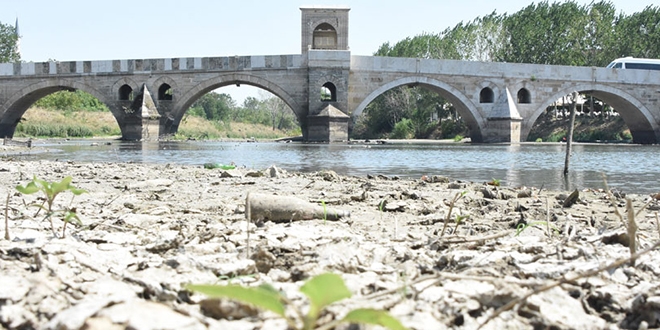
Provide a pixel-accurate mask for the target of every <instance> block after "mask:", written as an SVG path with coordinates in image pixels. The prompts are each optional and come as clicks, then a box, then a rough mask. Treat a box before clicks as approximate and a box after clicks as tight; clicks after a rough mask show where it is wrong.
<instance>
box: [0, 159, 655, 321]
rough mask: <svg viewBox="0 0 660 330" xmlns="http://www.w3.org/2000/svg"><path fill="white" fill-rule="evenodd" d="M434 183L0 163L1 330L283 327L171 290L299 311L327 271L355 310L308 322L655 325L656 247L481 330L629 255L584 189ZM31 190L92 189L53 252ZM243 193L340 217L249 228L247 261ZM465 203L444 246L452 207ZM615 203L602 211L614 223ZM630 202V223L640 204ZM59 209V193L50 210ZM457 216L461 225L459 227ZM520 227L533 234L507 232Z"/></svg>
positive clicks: (600, 197)
mask: <svg viewBox="0 0 660 330" xmlns="http://www.w3.org/2000/svg"><path fill="white" fill-rule="evenodd" d="M441 174H442V173H429V177H425V178H424V180H422V179H417V180H408V179H400V180H395V179H392V178H387V177H382V176H374V177H360V178H358V177H343V176H338V175H336V174H334V173H333V172H319V173H308V174H301V173H286V172H284V171H280V170H278V169H277V168H271V169H268V170H264V171H256V170H247V169H238V170H232V171H223V170H219V169H213V170H208V169H204V168H203V167H202V166H201V165H200V166H179V165H149V164H132V163H128V164H127V163H108V164H106V163H103V164H101V163H67V162H51V161H23V160H11V159H7V160H3V161H2V162H1V163H0V178H1V181H0V182H2V184H1V185H0V199H1V200H2V201H3V206H4V204H5V199H6V197H7V196H9V200H8V206H9V208H8V210H7V216H8V223H9V234H10V236H11V240H9V241H8V240H5V239H0V324H1V325H2V327H4V328H8V329H71V330H72V329H126V328H129V329H286V327H287V325H286V323H285V322H284V321H283V320H281V319H278V318H277V317H276V316H275V315H274V314H271V313H267V312H261V311H259V310H256V309H254V308H251V307H250V306H244V305H241V304H238V303H235V302H233V301H227V300H222V301H221V300H217V299H207V298H206V297H204V296H203V295H200V294H192V293H190V292H187V291H186V290H185V289H183V286H184V285H185V284H186V283H219V284H225V283H229V282H231V283H240V284H243V285H258V284H260V283H264V282H267V283H270V284H272V285H273V286H274V287H275V288H277V289H279V290H281V291H282V292H283V293H284V294H286V295H287V296H288V297H289V298H290V299H291V300H292V301H293V303H294V304H296V305H298V306H303V308H304V306H305V303H306V300H305V299H304V297H303V296H302V295H301V294H300V292H299V291H298V288H299V287H300V285H301V284H302V283H303V282H304V280H305V279H307V278H309V277H311V276H314V275H317V274H320V273H324V272H333V273H338V274H341V276H342V277H343V279H344V280H345V282H346V283H347V286H348V288H349V289H350V290H351V292H352V293H353V297H352V298H351V299H348V300H345V301H342V302H340V303H337V304H335V305H333V306H331V307H330V308H329V309H328V310H327V312H326V313H325V314H324V315H323V316H322V317H321V319H320V321H319V322H321V323H325V322H329V321H331V320H333V319H336V318H339V317H342V315H344V314H345V313H346V312H347V311H348V310H349V309H351V308H355V307H373V308H379V309H386V310H388V311H389V312H390V313H391V314H392V315H393V316H395V317H397V318H398V319H399V320H400V321H401V322H402V323H403V324H404V325H405V326H407V327H409V328H411V329H444V328H452V329H475V328H477V327H479V326H483V328H484V329H505V328H511V329H516V328H521V329H526V328H536V329H618V328H625V329H638V328H640V327H641V328H644V327H647V328H658V327H660V281H659V280H658V276H660V264H659V263H658V260H660V251H658V250H657V249H656V250H653V251H651V252H649V253H647V254H645V255H643V256H641V257H639V258H638V259H637V260H636V263H635V266H634V267H633V266H631V265H629V264H628V263H626V264H624V265H622V266H620V267H616V268H613V269H610V270H606V271H601V272H598V273H597V274H596V275H594V276H590V277H586V278H580V279H576V280H570V281H567V283H565V284H562V285H561V286H557V287H554V288H553V289H550V290H547V291H544V292H541V293H538V294H534V295H532V296H530V297H529V298H527V299H525V300H524V301H522V302H520V303H517V304H515V306H513V308H511V309H508V310H505V311H503V312H502V313H501V314H499V315H498V316H497V317H495V318H493V319H492V320H488V319H489V317H491V316H492V315H494V313H495V312H496V311H497V310H498V309H500V308H502V307H503V306H504V305H506V304H507V303H509V302H511V301H513V300H515V299H517V298H520V297H523V296H524V295H526V294H528V293H530V292H532V291H533V290H534V289H538V288H539V287H541V286H543V285H547V284H552V283H555V282H556V281H558V280H560V279H562V278H563V277H569V278H574V277H575V276H577V275H579V274H581V273H584V272H587V271H590V270H593V269H596V268H598V267H601V266H603V265H607V264H609V263H612V262H614V261H616V260H618V259H625V258H627V257H629V255H630V252H629V249H628V247H627V246H626V245H627V244H628V243H629V239H628V237H627V234H626V230H625V228H624V226H623V224H622V222H621V220H620V219H619V218H618V217H617V215H615V214H614V213H613V212H614V208H613V207H612V206H611V205H610V201H609V200H608V197H607V194H606V193H605V192H603V191H600V190H583V191H580V192H579V199H577V200H576V201H575V203H574V204H573V205H571V206H570V207H563V204H564V202H565V201H566V199H567V198H568V197H569V196H570V193H571V192H558V191H545V190H541V191H539V189H538V187H536V188H531V187H530V188H524V187H519V188H505V187H500V188H496V187H492V186H488V185H486V184H482V183H465V182H456V181H452V180H449V179H446V178H443V177H441V176H437V175H441ZM33 175H36V176H37V177H38V178H42V179H45V180H48V181H59V180H61V179H62V178H63V177H65V176H72V177H73V185H75V186H76V187H79V188H83V189H86V190H87V191H88V192H89V193H87V194H83V195H81V196H77V197H76V198H75V199H74V200H73V204H72V206H75V207H77V212H78V214H79V215H80V217H81V219H82V221H83V224H84V227H74V226H68V227H67V235H66V238H59V236H61V228H62V222H61V221H59V220H55V226H56V229H57V230H58V232H57V233H55V234H56V235H57V237H56V236H55V234H54V233H53V232H52V231H51V229H50V224H49V222H48V221H47V220H43V214H39V215H37V216H34V215H35V213H36V208H33V207H27V206H26V204H30V203H32V202H35V201H37V200H36V198H37V196H36V195H28V196H23V195H20V194H19V193H18V192H17V191H16V190H15V189H14V187H15V186H16V185H18V184H22V185H23V184H26V183H27V182H28V181H30V180H31V179H32V177H33ZM260 175H263V176H260ZM248 192H254V193H261V194H269V195H281V196H296V197H298V198H302V199H304V200H306V201H310V202H313V203H317V204H321V203H325V204H326V205H327V207H329V208H336V209H338V210H346V211H350V214H351V216H350V218H345V219H341V220H339V221H329V220H323V219H316V220H304V221H293V222H283V223H275V222H271V221H257V222H255V223H251V224H250V225H249V231H250V249H249V250H250V255H249V256H247V255H246V254H247V251H248V249H247V247H246V246H247V231H246V230H247V228H248V225H247V222H246V220H245V218H246V217H245V213H244V212H245V199H246V195H247V193H248ZM462 192H465V195H464V196H462V197H460V196H459V198H458V199H457V201H456V202H455V203H454V205H453V209H452V214H451V220H450V223H449V224H448V226H447V228H446V230H445V233H444V236H442V237H441V233H442V231H443V226H444V221H445V218H446V217H447V213H448V212H449V209H450V205H451V201H452V200H453V199H454V198H455V197H456V196H457V194H461V193H462ZM623 197H624V196H622V194H615V196H614V198H615V201H616V204H617V206H619V208H620V210H621V212H622V213H625V212H624V205H625V199H624V198H623ZM626 197H628V198H631V200H632V202H633V206H634V208H635V209H636V210H639V209H640V208H642V207H643V206H644V205H645V204H646V203H647V202H648V201H650V200H651V196H642V195H628V196H626ZM70 199H71V194H68V193H64V194H63V195H62V197H60V199H59V200H57V202H58V203H60V204H59V205H68V203H69V202H70ZM383 201H385V202H383ZM2 209H3V210H4V209H5V207H3V208H2ZM658 209H660V205H659V204H658V203H657V202H656V201H652V200H651V202H650V204H649V205H648V207H647V208H645V209H644V210H643V211H642V212H641V213H640V214H639V215H638V216H637V218H636V219H637V224H638V226H639V232H638V233H639V235H638V241H639V244H640V249H644V248H646V247H649V246H651V245H652V244H655V242H657V241H658V240H659V238H658V237H659V233H658V228H657V221H658V220H657V214H656V212H657V211H656V210H658ZM3 213H4V212H3ZM3 215H4V214H3ZM457 215H460V216H466V217H467V218H465V219H463V221H462V222H461V223H459V224H458V225H457V224H456V222H455V221H454V220H455V219H456V216H457ZM624 216H625V214H624ZM546 219H549V220H550V222H549V223H550V226H546V225H545V224H543V223H542V222H544V221H546ZM2 223H3V226H2V230H1V232H2V233H3V234H4V232H5V231H4V221H2ZM521 224H523V225H524V224H528V225H530V226H529V227H527V228H526V229H525V230H523V231H521V232H520V233H519V235H516V233H517V230H516V228H517V226H519V225H521ZM487 320H488V321H487ZM347 327H348V326H347V325H346V326H343V328H347ZM363 328H364V327H363Z"/></svg>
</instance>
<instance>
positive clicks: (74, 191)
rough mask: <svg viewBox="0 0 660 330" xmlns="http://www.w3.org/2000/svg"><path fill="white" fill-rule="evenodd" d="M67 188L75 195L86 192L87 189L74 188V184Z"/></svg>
mask: <svg viewBox="0 0 660 330" xmlns="http://www.w3.org/2000/svg"><path fill="white" fill-rule="evenodd" d="M69 190H70V191H71V192H72V193H73V194H74V195H76V196H78V195H80V194H84V193H87V190H85V189H79V188H76V187H74V186H70V187H69Z"/></svg>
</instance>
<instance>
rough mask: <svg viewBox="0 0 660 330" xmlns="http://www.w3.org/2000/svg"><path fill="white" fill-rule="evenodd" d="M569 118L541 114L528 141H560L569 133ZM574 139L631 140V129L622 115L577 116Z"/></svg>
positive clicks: (586, 140) (591, 140)
mask: <svg viewBox="0 0 660 330" xmlns="http://www.w3.org/2000/svg"><path fill="white" fill-rule="evenodd" d="M569 123H570V120H569V119H568V118H554V116H553V115H552V113H550V112H546V113H544V114H542V115H541V116H539V118H538V119H537V121H536V123H535V124H534V127H533V128H532V130H531V132H530V133H529V137H528V139H527V140H528V141H536V140H538V139H540V140H542V141H544V142H558V141H561V139H562V138H564V137H565V136H566V135H568V126H569ZM573 134H574V135H573V140H574V141H579V142H596V141H621V142H624V141H631V140H632V135H631V134H630V130H629V129H628V127H627V126H626V124H625V123H624V121H623V119H622V118H621V117H620V116H616V117H609V118H604V117H603V116H598V117H588V116H580V117H575V128H574V133H573Z"/></svg>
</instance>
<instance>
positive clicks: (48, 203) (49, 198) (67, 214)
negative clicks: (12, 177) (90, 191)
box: [16, 176, 87, 237]
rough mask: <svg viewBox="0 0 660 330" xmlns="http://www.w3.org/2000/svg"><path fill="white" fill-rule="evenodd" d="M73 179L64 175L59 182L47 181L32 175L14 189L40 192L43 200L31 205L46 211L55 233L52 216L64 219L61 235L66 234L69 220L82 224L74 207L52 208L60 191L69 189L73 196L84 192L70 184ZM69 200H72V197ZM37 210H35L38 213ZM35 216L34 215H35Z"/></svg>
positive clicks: (22, 191) (25, 192)
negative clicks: (31, 177) (24, 183)
mask: <svg viewBox="0 0 660 330" xmlns="http://www.w3.org/2000/svg"><path fill="white" fill-rule="evenodd" d="M72 180H73V179H72V178H71V177H70V176H67V177H65V178H64V179H62V181H60V182H56V181H55V182H48V181H45V180H41V179H37V177H36V176H34V177H33V179H32V181H30V182H28V183H27V184H26V185H25V186H21V185H18V186H16V190H18V191H19V192H20V193H21V194H24V195H31V194H34V193H37V192H42V194H43V198H44V201H43V203H41V204H31V206H36V207H38V208H39V210H44V211H45V212H46V217H45V218H46V219H48V220H49V221H50V226H51V230H52V231H53V233H55V226H54V224H53V217H60V218H61V219H62V221H64V227H63V228H62V237H64V236H65V234H66V224H67V223H69V222H74V223H75V224H78V225H82V222H81V221H80V218H79V217H78V214H77V213H76V209H75V208H70V207H65V208H63V209H54V208H53V207H54V206H55V198H56V197H57V196H58V195H59V194H60V193H62V192H65V191H70V192H71V193H72V194H73V196H74V197H75V196H78V195H80V194H83V193H86V192H87V191H86V190H84V189H78V188H76V187H74V186H73V185H71V181H72ZM74 197H72V198H71V201H72V202H73V198H74ZM38 213H39V212H37V214H38ZM35 216H36V215H35Z"/></svg>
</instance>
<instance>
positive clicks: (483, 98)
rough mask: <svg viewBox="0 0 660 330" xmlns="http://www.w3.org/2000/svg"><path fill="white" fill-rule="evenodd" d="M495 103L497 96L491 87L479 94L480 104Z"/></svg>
mask: <svg viewBox="0 0 660 330" xmlns="http://www.w3.org/2000/svg"><path fill="white" fill-rule="evenodd" d="M494 101H495V94H494V93H493V90H492V89H491V88H490V87H486V88H484V89H482V90H481V93H479V103H493V102H494Z"/></svg>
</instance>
